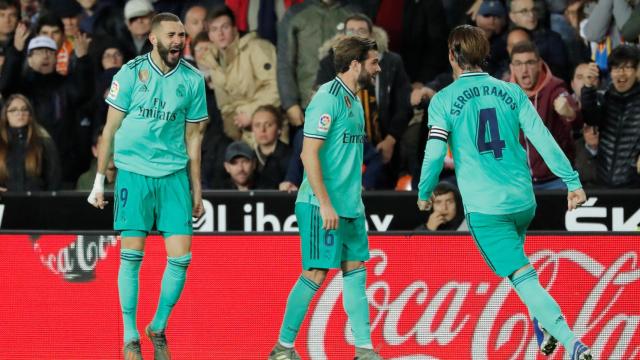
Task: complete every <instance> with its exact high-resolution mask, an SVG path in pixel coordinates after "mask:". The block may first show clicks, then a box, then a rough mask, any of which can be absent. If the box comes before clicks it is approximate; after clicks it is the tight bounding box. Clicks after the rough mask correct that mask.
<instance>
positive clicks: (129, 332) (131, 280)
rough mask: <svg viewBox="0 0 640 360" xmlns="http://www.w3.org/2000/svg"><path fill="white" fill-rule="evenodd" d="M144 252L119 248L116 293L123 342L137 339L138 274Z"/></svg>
mask: <svg viewBox="0 0 640 360" xmlns="http://www.w3.org/2000/svg"><path fill="white" fill-rule="evenodd" d="M143 255H144V252H142V251H139V250H131V249H121V250H120V269H119V271H118V295H119V297H120V308H121V309H122V323H123V324H124V343H125V344H126V343H128V342H129V341H132V340H135V339H139V338H140V334H139V333H138V329H137V328H136V310H137V308H138V274H139V273H140V265H141V264H142V257H143Z"/></svg>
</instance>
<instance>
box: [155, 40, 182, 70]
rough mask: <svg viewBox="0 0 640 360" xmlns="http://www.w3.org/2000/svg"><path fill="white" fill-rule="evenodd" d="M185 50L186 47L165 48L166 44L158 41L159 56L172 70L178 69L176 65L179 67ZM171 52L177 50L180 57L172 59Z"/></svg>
mask: <svg viewBox="0 0 640 360" xmlns="http://www.w3.org/2000/svg"><path fill="white" fill-rule="evenodd" d="M183 48H184V46H175V47H172V48H171V47H165V46H164V44H163V43H162V42H160V41H158V54H159V55H160V58H161V59H162V61H163V62H164V64H165V65H167V66H168V67H170V68H174V67H176V65H178V63H179V62H180V58H181V57H182V49H183ZM171 50H177V51H178V52H179V53H178V56H176V57H175V59H173V60H172V59H171V57H170V56H169V55H171Z"/></svg>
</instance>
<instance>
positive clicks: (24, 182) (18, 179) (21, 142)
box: [1, 127, 61, 191]
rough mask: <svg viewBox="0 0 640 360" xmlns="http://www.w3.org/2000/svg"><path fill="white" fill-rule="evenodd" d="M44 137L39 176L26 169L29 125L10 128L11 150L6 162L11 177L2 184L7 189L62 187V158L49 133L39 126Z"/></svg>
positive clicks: (39, 189) (42, 189)
mask: <svg viewBox="0 0 640 360" xmlns="http://www.w3.org/2000/svg"><path fill="white" fill-rule="evenodd" d="M37 131H40V136H41V138H42V160H41V171H40V175H39V176H29V175H28V174H27V170H26V169H25V164H24V160H25V156H26V152H27V127H22V128H9V129H8V132H9V144H10V147H9V152H8V153H7V158H6V160H5V161H6V163H7V171H8V172H9V178H8V179H7V180H6V181H5V183H4V184H2V185H1V186H3V187H6V188H7V191H45V190H59V189H60V185H61V183H60V180H61V174H60V158H59V157H58V151H57V150H56V146H55V144H54V143H53V141H52V140H51V137H49V134H47V132H46V131H45V130H44V129H42V128H39V129H38V130H37Z"/></svg>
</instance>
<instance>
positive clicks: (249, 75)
mask: <svg viewBox="0 0 640 360" xmlns="http://www.w3.org/2000/svg"><path fill="white" fill-rule="evenodd" d="M207 23H208V26H209V39H210V40H211V42H212V43H213V46H212V47H211V48H210V50H209V52H208V53H207V54H206V55H205V56H204V58H203V61H202V62H203V63H204V65H205V66H206V68H207V69H209V74H210V81H209V83H208V85H209V87H210V88H212V89H213V90H214V92H215V95H216V101H217V103H218V107H219V108H220V113H221V114H222V120H223V128H224V133H225V134H226V135H227V136H228V137H229V138H231V139H233V140H240V139H242V140H244V141H245V142H247V144H249V145H251V146H253V144H254V140H253V134H252V133H251V115H252V114H253V113H254V112H255V111H256V109H257V108H258V107H260V106H261V105H273V106H275V107H279V106H280V97H279V96H278V85H277V83H276V82H277V81H276V48H275V47H274V46H273V44H271V43H270V42H268V41H266V40H263V39H260V38H258V36H257V35H256V33H249V34H246V35H244V36H242V37H240V35H239V33H238V28H237V27H236V25H235V24H236V23H235V15H234V14H233V12H232V11H231V9H229V8H228V7H227V6H224V5H223V6H220V7H218V8H216V9H214V10H212V11H211V12H210V13H209V15H208V17H207ZM316 50H317V49H316ZM287 134H288V132H287V128H286V127H285V128H283V134H282V139H283V140H285V139H287Z"/></svg>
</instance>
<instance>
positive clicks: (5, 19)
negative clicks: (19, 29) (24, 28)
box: [0, 0, 20, 49]
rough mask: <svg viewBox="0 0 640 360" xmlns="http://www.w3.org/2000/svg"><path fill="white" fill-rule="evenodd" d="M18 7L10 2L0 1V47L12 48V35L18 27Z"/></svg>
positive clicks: (6, 0)
mask: <svg viewBox="0 0 640 360" xmlns="http://www.w3.org/2000/svg"><path fill="white" fill-rule="evenodd" d="M19 15H20V12H19V11H18V5H17V4H16V2H15V1H12V0H0V47H2V48H3V49H6V48H7V47H9V46H13V33H14V32H15V31H16V26H18V17H19Z"/></svg>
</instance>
